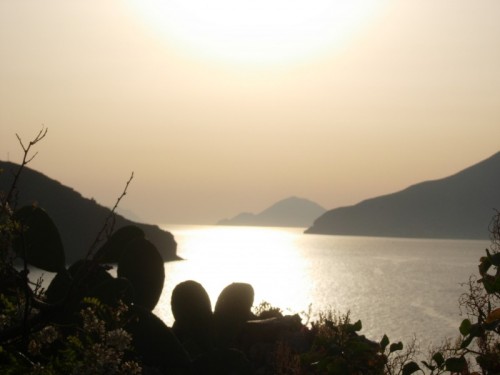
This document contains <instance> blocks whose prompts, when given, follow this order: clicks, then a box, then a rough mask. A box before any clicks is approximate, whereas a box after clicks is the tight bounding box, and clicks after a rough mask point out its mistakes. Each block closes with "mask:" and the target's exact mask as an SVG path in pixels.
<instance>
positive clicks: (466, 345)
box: [460, 335, 474, 349]
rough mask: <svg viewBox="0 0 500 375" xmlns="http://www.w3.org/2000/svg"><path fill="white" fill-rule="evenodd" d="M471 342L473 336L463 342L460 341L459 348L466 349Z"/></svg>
mask: <svg viewBox="0 0 500 375" xmlns="http://www.w3.org/2000/svg"><path fill="white" fill-rule="evenodd" d="M472 340H474V335H469V336H468V337H467V338H465V339H464V341H462V343H461V344H460V348H462V349H464V348H466V347H468V346H469V345H470V343H471V342H472Z"/></svg>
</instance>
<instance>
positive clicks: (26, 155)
mask: <svg viewBox="0 0 500 375" xmlns="http://www.w3.org/2000/svg"><path fill="white" fill-rule="evenodd" d="M48 130H49V129H48V128H46V127H45V126H44V125H42V129H40V131H39V132H38V134H37V135H36V137H35V138H33V139H32V140H31V141H30V142H29V144H28V145H27V146H25V145H24V143H23V141H22V139H21V137H20V136H19V134H17V133H16V137H17V139H18V141H19V144H20V145H21V148H22V149H23V160H22V162H21V165H20V166H19V168H18V169H17V172H16V174H15V175H14V181H13V182H12V185H11V187H10V190H9V192H8V194H7V197H6V198H5V202H3V203H4V204H11V200H12V197H13V195H14V192H15V191H16V188H17V182H18V180H19V176H20V175H21V172H22V170H23V169H24V167H25V166H26V165H27V164H28V163H29V162H31V161H32V160H33V159H34V158H35V156H37V155H38V152H35V154H34V155H32V156H30V155H29V153H30V150H31V148H32V147H33V146H34V145H36V144H37V143H38V142H40V141H41V140H42V139H44V138H45V136H46V135H47V131H48ZM11 206H15V205H11ZM13 208H15V207H13Z"/></svg>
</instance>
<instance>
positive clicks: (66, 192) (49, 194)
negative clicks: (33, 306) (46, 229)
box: [0, 161, 180, 263]
mask: <svg viewBox="0 0 500 375" xmlns="http://www.w3.org/2000/svg"><path fill="white" fill-rule="evenodd" d="M18 168H19V165H18V164H15V163H12V162H5V161H0V169H2V170H3V173H1V174H0V192H2V191H3V192H6V191H8V189H10V186H11V184H12V181H13V178H14V174H13V172H15V171H17V169H18ZM11 172H12V173H11ZM16 200H17V207H18V208H20V207H22V206H25V205H31V204H33V203H36V204H37V205H38V206H39V207H41V208H43V209H44V210H45V211H47V213H48V214H49V216H50V217H51V218H52V220H53V221H54V223H55V225H56V226H57V228H58V230H59V233H60V235H61V240H62V242H63V245H64V249H65V252H66V260H67V262H69V263H72V262H74V261H75V260H77V259H81V258H84V257H85V255H86V254H87V251H88V250H89V249H90V247H91V245H92V244H93V242H94V241H95V238H96V236H97V234H98V233H99V231H100V229H101V228H102V226H103V225H104V222H105V220H106V218H107V217H108V215H109V213H110V212H111V210H110V209H109V208H107V207H104V206H102V205H100V204H98V203H97V202H96V201H95V200H94V199H88V198H84V197H83V196H82V195H81V194H80V193H79V192H77V191H76V190H74V189H73V188H71V187H68V186H65V185H63V184H61V183H60V182H59V181H56V180H54V179H52V178H50V177H48V176H46V175H44V174H43V173H41V172H38V171H36V170H34V169H31V168H29V167H25V168H24V169H23V171H22V172H21V175H20V177H19V181H18V184H17V198H16ZM132 224H133V225H137V226H138V227H139V228H141V229H142V230H143V231H144V234H145V236H146V238H147V239H148V240H149V241H151V242H152V243H153V244H154V245H155V246H156V248H157V249H158V251H159V252H160V254H161V256H162V258H163V260H164V261H171V260H178V259H180V258H179V257H178V256H177V253H176V252H177V243H176V242H175V239H174V237H173V235H172V234H171V233H170V232H167V231H164V230H162V229H161V228H160V227H158V226H156V225H152V224H145V223H137V222H134V221H132V220H129V219H126V218H125V217H123V216H122V215H119V214H116V213H115V226H114V229H115V230H116V229H118V228H120V227H123V226H126V225H132Z"/></svg>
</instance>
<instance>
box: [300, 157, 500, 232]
mask: <svg viewBox="0 0 500 375" xmlns="http://www.w3.org/2000/svg"><path fill="white" fill-rule="evenodd" d="M494 209H500V152H499V153H497V154H495V155H493V156H491V157H490V158H488V159H486V160H484V161H482V162H480V163H478V164H475V165H473V166H471V167H469V168H467V169H464V170H463V171H461V172H459V173H457V174H454V175H452V176H449V177H446V178H443V179H439V180H434V181H426V182H422V183H419V184H416V185H413V186H410V187H408V188H407V189H405V190H402V191H399V192H396V193H394V194H388V195H384V196H380V197H376V198H373V199H368V200H365V201H362V202H360V203H358V204H356V205H354V206H349V207H340V208H336V209H333V210H330V211H328V212H326V213H325V214H324V215H322V216H320V217H319V218H318V219H317V220H316V221H315V222H314V224H313V226H312V227H311V228H309V229H308V230H307V231H306V233H318V234H342V235H356V236H388V237H392V236H394V237H425V238H463V239H465V238H469V239H483V238H488V235H489V232H488V225H489V222H490V219H491V217H492V216H493V214H494Z"/></svg>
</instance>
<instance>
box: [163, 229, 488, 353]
mask: <svg viewBox="0 0 500 375" xmlns="http://www.w3.org/2000/svg"><path fill="white" fill-rule="evenodd" d="M161 227H162V229H165V230H168V231H170V232H171V233H172V234H173V235H174V237H175V239H176V241H177V254H178V255H179V256H180V257H181V258H183V260H180V261H174V262H167V263H165V273H166V278H165V286H164V289H163V293H162V296H161V298H160V301H159V303H158V305H157V306H156V308H155V310H154V312H155V313H156V314H157V315H158V316H159V317H160V318H162V319H163V320H164V321H165V323H167V325H171V324H172V323H173V320H174V319H173V316H172V312H171V308H170V298H171V295H172V290H173V288H174V287H175V286H176V285H177V284H178V283H180V282H182V281H185V280H195V281H197V282H199V283H201V284H202V285H203V286H204V288H205V289H206V291H207V293H208V295H209V296H210V299H211V303H212V307H214V306H215V303H216V301H217V297H218V295H219V294H220V292H221V291H222V289H223V288H224V287H225V286H227V285H229V284H231V283H233V282H245V283H249V284H251V285H252V286H253V288H254V291H255V299H254V306H255V307H256V306H259V305H260V304H262V303H263V302H265V303H268V304H270V305H271V306H273V307H279V308H280V309H281V310H282V311H283V312H284V314H299V315H300V316H301V317H302V320H303V322H304V323H308V322H311V321H314V320H316V319H318V318H319V316H320V315H321V314H325V313H334V314H336V315H344V314H349V316H350V319H351V320H352V321H353V322H354V321H357V320H361V322H362V327H363V328H362V330H361V332H360V333H361V334H363V335H365V336H366V337H367V338H369V339H371V340H374V341H379V340H380V339H381V338H382V337H383V335H384V334H386V335H387V336H388V337H389V339H390V340H391V342H397V341H402V342H403V343H405V342H406V343H408V342H410V341H412V340H414V339H416V340H417V341H418V342H419V344H420V347H429V346H435V345H439V344H441V343H442V342H443V341H444V340H445V339H456V338H457V337H458V336H459V331H458V327H459V326H460V322H461V321H462V320H463V319H464V318H465V316H464V315H463V313H465V312H462V311H461V309H460V307H459V302H458V301H459V297H460V296H461V295H462V294H463V293H465V292H467V286H466V284H467V283H468V281H469V278H470V277H471V276H477V275H478V268H477V266H478V264H479V259H480V257H481V256H483V255H484V254H485V249H486V248H487V247H488V246H489V244H490V242H489V241H488V240H485V241H481V240H448V239H410V238H385V237H358V236H336V235H314V234H304V233H303V232H304V229H305V228H274V227H273V228H271V227H239V226H187V225H168V224H165V225H161Z"/></svg>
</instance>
